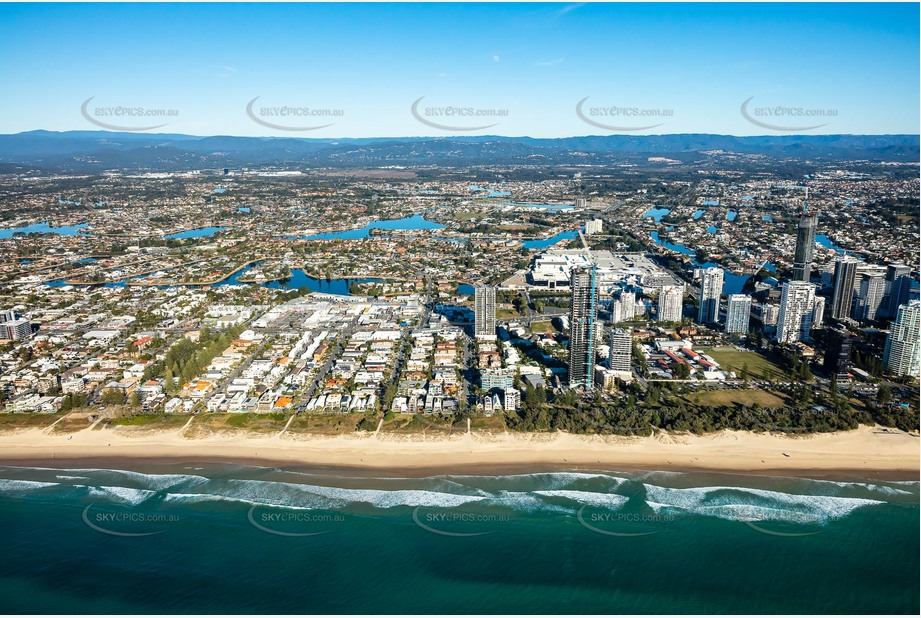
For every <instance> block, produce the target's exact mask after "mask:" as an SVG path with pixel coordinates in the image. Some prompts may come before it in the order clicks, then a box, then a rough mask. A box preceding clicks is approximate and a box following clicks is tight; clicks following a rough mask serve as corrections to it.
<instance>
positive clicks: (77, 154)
mask: <svg viewBox="0 0 921 618" xmlns="http://www.w3.org/2000/svg"><path fill="white" fill-rule="evenodd" d="M710 151H723V152H726V153H737V154H744V155H763V156H767V157H772V158H776V159H783V158H796V159H817V160H870V161H902V162H911V161H918V160H919V136H918V135H776V136H750V137H738V136H732V135H715V134H703V133H700V134H697V133H688V134H673V135H606V136H598V135H589V136H583V137H566V138H546V139H544V138H531V137H500V136H459V137H458V136H452V137H399V138H387V137H378V138H345V139H332V138H300V137H233V136H213V137H200V136H193V135H181V134H166V133H160V134H156V133H132V132H108V131H65V132H54V131H42V130H39V131H28V132H24V133H16V134H7V135H0V171H6V172H11V171H16V170H22V169H30V168H38V169H45V170H64V171H83V172H92V171H103V170H161V171H179V170H188V169H204V168H223V167H254V166H284V167H292V166H302V167H380V166H386V165H405V166H419V165H429V166H430V165H442V166H466V165H484V164H498V165H512V164H516V165H527V164H531V165H539V164H545V165H573V164H595V165H599V164H602V165H603V164H615V163H623V162H637V161H646V160H647V159H648V158H649V157H668V158H674V159H677V160H682V161H691V160H696V159H699V158H702V157H704V156H705V154H704V153H708V152H710Z"/></svg>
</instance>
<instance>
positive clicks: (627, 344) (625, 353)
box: [608, 328, 633, 372]
mask: <svg viewBox="0 0 921 618" xmlns="http://www.w3.org/2000/svg"><path fill="white" fill-rule="evenodd" d="M632 354H633V337H632V336H631V335H630V332H629V331H627V330H624V329H623V328H612V329H611V336H610V354H609V355H608V369H612V370H614V371H628V372H629V371H631V368H632V366H633V364H632Z"/></svg>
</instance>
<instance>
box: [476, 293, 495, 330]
mask: <svg viewBox="0 0 921 618" xmlns="http://www.w3.org/2000/svg"><path fill="white" fill-rule="evenodd" d="M473 318H474V335H475V336H476V338H477V339H485V340H493V339H495V338H496V288H494V287H492V286H489V285H486V286H481V287H477V288H476V289H475V290H474V316H473Z"/></svg>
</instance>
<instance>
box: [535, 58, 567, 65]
mask: <svg viewBox="0 0 921 618" xmlns="http://www.w3.org/2000/svg"><path fill="white" fill-rule="evenodd" d="M564 60H566V59H565V58H557V59H556V60H538V61H537V62H535V63H534V66H536V67H555V66H559V65H561V64H563V61H564Z"/></svg>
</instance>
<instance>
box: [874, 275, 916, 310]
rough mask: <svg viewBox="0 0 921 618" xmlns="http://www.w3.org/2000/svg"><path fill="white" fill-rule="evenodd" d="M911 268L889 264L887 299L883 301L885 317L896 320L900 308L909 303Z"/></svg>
mask: <svg viewBox="0 0 921 618" xmlns="http://www.w3.org/2000/svg"><path fill="white" fill-rule="evenodd" d="M911 284H912V279H911V266H906V265H905V264H889V265H888V266H887V267H886V297H885V298H884V300H883V307H881V309H884V313H885V316H886V317H888V318H894V317H895V316H896V314H897V313H898V311H899V307H900V306H902V305H904V304H907V303H908V293H909V290H911Z"/></svg>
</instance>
